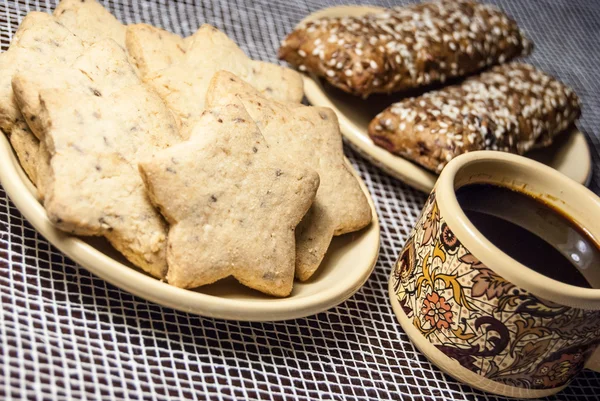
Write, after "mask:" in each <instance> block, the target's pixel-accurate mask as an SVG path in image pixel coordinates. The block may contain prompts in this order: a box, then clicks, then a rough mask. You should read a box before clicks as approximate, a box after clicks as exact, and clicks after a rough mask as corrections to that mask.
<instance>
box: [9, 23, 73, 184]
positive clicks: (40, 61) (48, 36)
mask: <svg viewBox="0 0 600 401" xmlns="http://www.w3.org/2000/svg"><path fill="white" fill-rule="evenodd" d="M82 51H83V44H82V42H81V40H80V39H79V38H77V37H76V36H75V35H73V33H71V32H70V31H69V30H67V29H66V28H65V27H64V26H62V25H61V24H59V23H58V22H57V21H56V20H55V18H54V17H52V16H51V15H50V14H46V13H41V12H31V13H29V14H27V16H26V17H25V18H24V19H23V22H22V23H21V26H20V27H19V29H18V30H17V32H16V34H15V37H14V38H13V42H12V43H11V45H10V47H9V49H8V50H7V51H6V52H4V53H2V54H0V128H2V130H3V131H4V132H5V133H6V134H7V136H8V137H9V139H10V142H11V145H12V146H13V148H14V150H15V153H16V154H17V157H18V158H19V161H20V162H21V165H22V166H23V169H24V170H25V172H26V173H27V175H28V176H29V178H30V179H31V180H32V182H34V183H35V182H36V179H37V177H36V166H37V153H38V146H39V143H38V140H37V138H36V137H35V136H34V135H33V134H32V132H31V131H30V129H29V127H28V125H27V122H26V121H25V119H24V118H23V116H22V114H21V112H20V111H19V108H18V107H17V104H16V102H15V99H14V94H13V89H12V86H11V81H12V78H13V76H14V75H15V74H16V73H17V72H19V71H24V70H28V69H37V68H39V67H41V66H45V67H48V68H50V67H52V66H58V65H64V64H67V65H68V64H71V63H72V62H73V61H74V60H75V59H76V58H77V56H78V55H79V54H81V52H82Z"/></svg>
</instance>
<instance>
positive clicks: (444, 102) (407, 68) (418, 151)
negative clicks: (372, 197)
mask: <svg viewBox="0 0 600 401" xmlns="http://www.w3.org/2000/svg"><path fill="white" fill-rule="evenodd" d="M532 51H533V44H532V43H531V41H530V40H529V39H528V38H527V37H526V35H525V34H524V33H523V32H522V31H521V30H520V29H519V27H518V26H517V24H516V22H515V21H514V20H512V19H511V18H510V17H509V16H508V15H506V14H505V13H504V12H503V11H501V10H500V9H498V8H497V7H495V6H492V5H486V4H481V3H478V2H476V1H472V0H463V1H452V0H438V1H433V2H424V3H419V4H413V5H409V6H405V7H396V8H393V9H384V8H379V7H371V6H368V7H366V6H338V7H332V8H327V9H323V10H320V11H318V12H316V13H314V14H311V15H309V16H308V17H306V18H305V19H304V20H302V21H301V22H300V23H299V24H298V26H297V27H296V29H295V30H294V31H293V32H291V33H290V34H289V35H288V36H287V37H286V38H285V39H284V40H283V41H282V44H281V47H280V49H279V57H280V59H282V60H285V61H287V62H288V63H289V64H290V65H291V66H294V67H296V68H297V69H298V70H299V71H300V72H303V73H304V74H303V77H304V82H305V93H306V97H307V99H308V100H309V102H310V103H311V104H313V105H315V106H322V107H329V108H332V109H333V110H335V111H336V113H337V114H338V117H339V120H340V125H341V130H342V134H343V135H344V137H345V139H346V140H347V141H348V142H349V143H350V144H351V145H352V146H353V147H354V148H355V149H356V150H357V151H359V153H361V154H362V155H363V156H365V157H366V158H367V159H368V160H370V161H371V162H372V163H373V164H375V165H377V166H378V167H380V168H381V169H382V170H384V171H386V172H387V173H389V174H390V175H392V176H394V177H396V178H398V179H400V180H402V181H404V182H406V183H407V184H409V185H411V186H413V187H415V188H417V189H419V190H421V191H425V192H429V191H430V190H431V189H432V188H433V186H434V184H435V182H436V180H437V174H439V172H440V171H441V170H442V169H443V168H444V166H445V165H446V164H447V163H448V162H449V161H450V160H452V159H453V158H454V157H456V156H458V155H460V154H462V153H466V152H469V151H474V150H500V151H506V152H511V153H517V154H521V155H525V156H527V157H531V158H533V159H535V160H538V161H540V162H542V163H545V164H547V165H549V166H551V167H553V168H555V169H557V170H558V171H560V172H562V173H563V174H565V175H567V176H568V177H570V178H572V179H573V180H575V181H577V182H579V183H582V184H586V183H587V182H588V181H589V179H590V177H591V172H592V168H591V156H590V151H589V147H588V144H587V142H586V139H585V136H584V135H583V133H581V132H580V131H579V130H578V129H577V128H576V127H575V124H574V123H575V121H576V120H577V118H578V117H579V116H580V113H581V106H580V103H579V99H578V97H577V95H576V94H575V93H574V92H573V90H572V89H571V88H569V87H567V86H566V85H564V84H563V83H561V82H559V81H558V80H557V79H555V78H553V77H552V76H550V75H549V74H547V73H545V72H543V71H541V70H539V69H538V68H536V67H533V66H531V65H529V64H526V63H523V62H519V61H514V60H513V59H515V58H518V57H524V56H527V55H528V54H530V53H531V52H532Z"/></svg>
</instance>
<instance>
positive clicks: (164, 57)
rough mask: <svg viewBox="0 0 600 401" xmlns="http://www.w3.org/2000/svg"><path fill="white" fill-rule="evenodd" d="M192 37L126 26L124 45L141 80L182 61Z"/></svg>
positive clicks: (138, 26)
mask: <svg viewBox="0 0 600 401" xmlns="http://www.w3.org/2000/svg"><path fill="white" fill-rule="evenodd" d="M192 41H193V36H189V37H187V38H185V39H184V38H182V37H181V36H179V35H176V34H174V33H171V32H169V31H165V30H164V29H160V28H157V27H155V26H152V25H148V24H134V25H128V26H127V34H126V39H125V43H126V45H127V52H128V53H129V56H130V58H131V61H132V63H133V64H135V66H136V67H137V69H138V71H139V73H140V75H141V77H142V78H146V77H148V76H150V75H153V74H155V73H156V72H158V71H160V70H162V69H165V68H167V67H169V66H170V65H172V64H176V63H178V62H180V61H182V60H183V57H184V56H185V53H186V52H187V50H188V47H189V46H190V45H191V43H192Z"/></svg>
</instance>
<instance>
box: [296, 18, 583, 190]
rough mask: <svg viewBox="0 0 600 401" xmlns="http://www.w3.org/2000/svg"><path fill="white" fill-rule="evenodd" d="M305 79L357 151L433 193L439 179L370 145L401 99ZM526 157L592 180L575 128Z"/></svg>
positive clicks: (310, 91)
mask: <svg viewBox="0 0 600 401" xmlns="http://www.w3.org/2000/svg"><path fill="white" fill-rule="evenodd" d="M378 10H381V9H380V8H378V7H363V6H339V7H331V8H326V9H323V10H320V11H318V12H316V13H314V14H311V15H309V16H308V17H306V18H305V19H304V20H303V21H302V22H305V21H310V20H314V19H317V18H322V17H341V16H360V15H363V14H366V13H368V12H374V11H378ZM303 77H304V92H305V94H306V98H307V99H308V100H309V102H310V103H311V104H313V105H315V106H324V107H330V108H332V109H333V110H335V112H336V113H337V115H338V118H339V120H340V127H341V130H342V134H344V137H346V139H347V140H348V141H349V142H350V144H352V145H353V147H354V148H355V149H356V150H358V151H359V152H360V153H361V154H362V155H363V156H365V157H366V158H367V159H369V160H370V161H371V162H372V163H373V164H375V165H377V166H378V167H380V168H381V169H382V170H384V171H385V172H387V173H388V174H390V175H392V176H394V177H396V178H398V179H399V180H401V181H404V182H405V183H407V184H408V185H410V186H412V187H414V188H417V189H419V190H421V191H424V192H430V191H431V189H432V188H433V185H434V184H435V181H436V180H437V175H435V174H432V173H431V172H429V171H428V170H425V169H424V168H422V167H420V166H418V165H417V164H414V163H412V162H410V161H408V160H406V159H403V158H402V157H399V156H395V155H393V154H392V153H390V152H388V151H387V150H385V149H383V148H380V147H379V146H377V145H375V144H374V143H373V141H371V138H369V135H368V133H367V127H368V125H369V122H370V121H371V120H372V119H373V117H375V115H377V113H379V112H381V111H383V110H384V109H385V108H387V107H388V106H389V105H390V104H392V103H394V102H396V101H398V100H400V99H401V97H400V96H398V95H389V96H388V95H374V96H371V97H369V98H368V99H367V100H364V99H361V98H359V97H356V96H352V95H349V94H347V93H345V92H343V91H341V90H339V89H336V88H333V87H331V86H330V85H324V82H322V81H321V80H320V79H319V78H317V77H315V76H309V75H306V74H303ZM527 156H528V157H531V158H532V159H535V160H538V161H540V162H542V163H544V164H547V165H548V166H550V167H553V168H555V169H557V170H558V171H560V172H561V173H563V174H565V175H567V176H568V177H570V178H572V179H573V180H575V181H577V182H579V183H581V184H587V183H588V181H589V179H590V178H591V173H592V161H591V156H590V149H589V147H588V144H587V142H586V140H585V137H584V135H583V134H582V133H581V132H580V131H579V130H577V129H576V128H574V129H573V130H572V131H571V132H569V133H566V134H564V135H561V137H559V138H558V140H557V141H556V142H555V143H554V144H553V145H552V146H550V147H548V148H545V149H539V150H536V151H533V152H530V153H529V154H527Z"/></svg>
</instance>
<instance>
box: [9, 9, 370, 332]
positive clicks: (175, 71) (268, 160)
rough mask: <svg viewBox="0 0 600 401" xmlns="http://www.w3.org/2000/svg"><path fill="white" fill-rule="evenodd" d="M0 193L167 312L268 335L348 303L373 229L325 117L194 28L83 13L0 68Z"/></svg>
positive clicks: (363, 194)
mask: <svg viewBox="0 0 600 401" xmlns="http://www.w3.org/2000/svg"><path fill="white" fill-rule="evenodd" d="M0 65H2V68H0V71H1V73H0V129H1V130H2V131H3V133H4V134H3V135H0V182H1V183H2V187H3V189H4V190H5V191H6V193H7V194H8V196H9V197H10V198H11V200H12V202H13V203H14V205H15V206H16V207H17V208H18V209H19V211H20V212H21V213H22V214H23V216H25V218H26V219H27V220H28V221H29V223H31V225H32V226H33V227H34V228H35V229H36V230H37V231H38V232H39V233H40V234H41V235H42V236H44V237H45V238H46V239H47V240H48V241H49V242H50V243H51V244H53V245H54V246H55V247H56V248H58V249H59V250H61V251H62V252H63V253H64V254H66V255H67V256H68V257H70V258H71V259H73V260H74V261H75V262H77V263H78V264H80V265H81V266H83V267H85V268H86V269H88V270H89V271H91V272H93V273H94V274H96V275H98V276H99V277H101V278H103V279H105V280H106V281H108V282H110V283H111V284H113V285H115V286H118V287H119V288H122V289H124V290H126V291H129V292H131V293H133V294H135V295H137V296H140V297H143V298H145V299H148V300H150V301H153V302H156V303H158V304H161V305H165V306H167V307H171V308H174V309H178V310H182V311H185V312H190V313H196V314H199V315H203V316H210V317H216V318H221V319H235V320H244V321H271V320H282V319H293V318H299V317H304V316H307V315H311V314H315V313H319V312H322V311H324V310H327V309H329V308H331V307H333V306H335V305H337V304H339V303H340V302H342V301H344V300H345V299H347V298H348V297H350V296H351V295H352V294H354V293H355V292H356V291H357V290H358V289H359V288H360V287H361V286H362V285H363V284H364V282H365V281H366V280H367V278H368V277H369V275H370V273H371V272H372V270H373V268H374V266H375V263H376V262H377V257H378V254H379V234H380V231H379V222H378V217H377V212H376V210H375V206H374V204H373V201H372V199H371V196H370V194H369V191H368V190H367V188H366V186H365V185H364V183H363V182H362V181H361V178H360V176H359V175H358V173H357V172H356V171H355V170H354V168H353V166H352V165H351V164H350V162H349V161H348V160H347V159H346V158H345V156H344V152H343V144H342V134H341V133H340V128H339V123H338V119H337V116H336V113H335V112H334V111H333V110H331V109H328V108H322V107H314V106H305V105H303V104H301V103H300V102H301V101H302V99H303V96H304V93H303V80H302V78H301V76H300V74H298V72H296V71H294V70H292V69H289V68H284V67H282V66H280V65H277V64H274V63H268V62H263V61H258V60H253V59H251V58H250V57H248V56H247V55H246V54H245V53H244V51H243V50H242V49H240V48H239V47H238V45H237V44H236V43H235V42H234V41H233V40H232V39H230V38H229V37H228V36H227V35H226V34H225V32H222V31H220V30H218V29H217V28H215V27H213V26H211V25H209V24H202V25H201V26H200V27H199V28H198V29H197V31H196V32H195V33H194V34H192V35H190V36H188V37H187V38H182V37H180V36H178V35H175V34H173V33H170V32H168V31H165V30H163V29H160V28H158V27H154V26H152V25H148V24H132V25H124V24H122V23H121V22H120V21H118V20H117V19H116V18H115V17H114V16H113V15H112V14H111V13H110V12H109V11H108V10H107V9H105V8H104V7H103V6H102V5H101V4H100V3H98V2H96V1H94V0H86V1H84V2H82V1H79V0H77V1H75V0H62V1H61V2H60V3H59V4H58V6H57V8H56V9H55V11H54V13H53V14H48V13H44V12H37V11H34V12H31V13H29V14H28V15H27V16H25V18H24V19H23V20H22V21H21V24H20V26H19V28H18V30H17V31H16V32H15V33H14V35H13V37H12V42H11V44H10V47H9V49H8V50H7V51H6V52H3V53H1V54H0Z"/></svg>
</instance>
